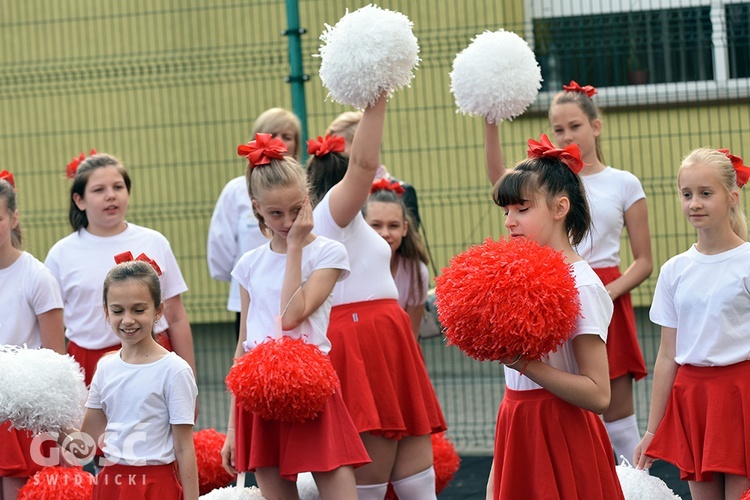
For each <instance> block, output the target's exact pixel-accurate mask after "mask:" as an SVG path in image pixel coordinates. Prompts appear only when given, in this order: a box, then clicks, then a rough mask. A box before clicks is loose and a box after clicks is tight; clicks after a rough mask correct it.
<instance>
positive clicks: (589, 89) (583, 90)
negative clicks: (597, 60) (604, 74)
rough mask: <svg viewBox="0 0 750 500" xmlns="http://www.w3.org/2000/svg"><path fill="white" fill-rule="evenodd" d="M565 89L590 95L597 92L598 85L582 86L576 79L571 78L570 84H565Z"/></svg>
mask: <svg viewBox="0 0 750 500" xmlns="http://www.w3.org/2000/svg"><path fill="white" fill-rule="evenodd" d="M563 90H567V91H568V92H580V93H581V94H586V95H587V96H589V97H593V96H595V95H596V92H597V90H596V87H594V86H593V85H585V86H583V87H581V86H580V85H579V84H578V82H576V81H575V80H571V81H570V85H563Z"/></svg>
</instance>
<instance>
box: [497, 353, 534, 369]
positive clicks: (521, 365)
mask: <svg viewBox="0 0 750 500" xmlns="http://www.w3.org/2000/svg"><path fill="white" fill-rule="evenodd" d="M500 362H501V363H502V364H503V365H505V366H507V367H508V368H512V369H514V370H516V371H517V372H523V371H524V370H525V369H526V366H527V365H528V364H529V362H530V360H528V359H526V358H524V357H523V355H522V354H518V355H517V356H513V357H511V358H501V359H500Z"/></svg>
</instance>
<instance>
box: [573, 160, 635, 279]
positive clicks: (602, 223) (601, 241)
mask: <svg viewBox="0 0 750 500" xmlns="http://www.w3.org/2000/svg"><path fill="white" fill-rule="evenodd" d="M581 181H583V186H584V188H585V190H586V199H587V200H588V202H589V210H590V212H591V230H590V231H589V233H588V234H587V235H586V236H585V237H584V238H583V241H581V242H580V243H579V244H578V245H577V246H576V247H575V250H576V252H577V253H578V255H580V256H581V257H582V258H583V259H584V260H585V261H586V262H588V263H589V264H591V267H593V268H597V269H598V268H602V267H615V266H619V265H620V237H621V236H622V229H623V228H624V227H625V212H626V211H627V210H628V209H629V208H630V207H631V206H633V204H634V203H635V202H636V201H638V200H641V199H643V198H645V197H646V193H645V192H644V191H643V186H641V181H639V180H638V177H636V176H635V175H633V174H631V173H630V172H626V171H624V170H617V169H616V168H612V167H606V168H605V169H604V170H602V171H601V172H598V173H596V174H592V175H582V176H581Z"/></svg>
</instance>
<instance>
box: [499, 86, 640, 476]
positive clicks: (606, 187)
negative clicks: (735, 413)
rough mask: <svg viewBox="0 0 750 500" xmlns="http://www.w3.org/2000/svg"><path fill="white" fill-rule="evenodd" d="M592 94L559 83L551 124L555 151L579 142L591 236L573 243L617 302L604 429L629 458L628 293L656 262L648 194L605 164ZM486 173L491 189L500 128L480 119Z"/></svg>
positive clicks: (632, 370) (635, 354)
mask: <svg viewBox="0 0 750 500" xmlns="http://www.w3.org/2000/svg"><path fill="white" fill-rule="evenodd" d="M595 94H596V89H595V88H594V87H592V86H591V85H586V86H583V87H582V86H580V85H579V84H578V83H576V82H573V81H572V82H570V85H564V86H563V91H562V92H559V93H557V94H556V95H555V97H554V98H553V100H552V104H551V106H550V109H549V122H550V125H551V127H552V133H553V137H554V139H555V142H556V143H557V145H558V146H559V147H565V146H567V145H569V144H576V145H578V147H579V148H580V149H581V155H582V157H583V164H584V166H583V170H581V175H580V178H581V181H582V182H583V186H584V188H585V189H586V197H587V199H588V203H589V208H590V211H591V231H590V232H589V234H588V235H587V236H586V238H584V239H583V240H582V241H581V242H579V243H578V244H577V245H576V246H575V250H576V252H577V253H578V254H579V255H580V256H581V257H583V259H584V260H585V261H586V262H588V263H589V264H590V265H591V267H592V268H593V269H594V272H596V274H597V275H598V276H599V278H600V279H601V280H602V282H603V283H604V286H605V287H606V289H607V293H608V294H609V296H610V297H611V298H612V300H613V302H614V307H615V309H614V313H613V314H612V321H611V322H610V324H609V333H608V336H607V359H608V361H609V378H610V386H611V391H612V400H611V402H610V405H609V408H607V410H606V411H605V412H604V415H603V418H604V423H605V424H604V425H605V426H606V428H607V433H608V434H609V437H610V439H611V440H612V445H613V446H614V448H615V456H616V457H617V459H618V461H619V460H620V458H619V457H621V456H623V457H625V458H628V459H629V458H630V457H631V456H632V455H633V450H634V449H635V446H636V445H637V444H638V441H639V440H640V437H641V436H640V431H639V430H638V422H637V421H636V418H635V404H634V402H633V380H640V379H642V378H644V377H645V376H646V374H647V372H646V362H645V360H644V359H643V353H642V352H641V348H640V345H639V344H638V334H637V333H638V332H637V331H636V325H635V312H634V310H633V304H632V301H631V299H630V291H631V290H633V289H634V288H635V287H637V286H638V285H640V284H641V283H643V281H644V280H646V278H648V277H649V276H650V275H651V271H652V269H653V259H652V256H651V238H650V235H649V228H648V207H647V205H646V194H645V193H644V191H643V187H642V186H641V183H640V181H639V180H638V178H637V177H636V176H634V175H633V174H631V173H630V172H627V171H625V170H618V169H615V168H612V167H608V166H606V164H605V163H604V155H603V153H602V147H601V133H602V127H603V123H602V119H601V116H600V113H599V108H598V107H597V105H596V103H595V102H594V101H593V100H592V97H593V96H594V95H595ZM485 153H486V159H487V172H488V175H489V177H490V181H491V182H492V183H493V184H494V183H495V182H497V180H498V179H499V178H500V177H502V175H503V174H504V172H505V167H504V165H503V156H502V152H501V149H500V142H499V137H498V127H497V125H492V124H488V123H486V122H485ZM623 228H624V229H625V230H626V231H627V235H628V241H629V242H630V251H631V253H632V254H633V262H632V263H631V264H630V265H629V266H628V268H627V269H625V270H624V271H623V272H622V273H621V272H620V269H619V265H620V240H621V237H622V231H623Z"/></svg>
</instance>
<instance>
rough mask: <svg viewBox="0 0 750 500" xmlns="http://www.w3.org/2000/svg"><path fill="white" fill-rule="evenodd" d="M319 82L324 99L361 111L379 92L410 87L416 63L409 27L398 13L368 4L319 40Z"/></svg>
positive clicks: (330, 28)
mask: <svg viewBox="0 0 750 500" xmlns="http://www.w3.org/2000/svg"><path fill="white" fill-rule="evenodd" d="M320 39H321V40H322V41H323V44H322V45H321V46H320V53H319V54H318V55H319V56H320V58H321V65H320V79H321V81H322V82H323V85H325V87H326V88H327V89H328V96H329V97H330V98H331V99H332V100H334V101H336V102H339V103H341V104H348V105H351V106H354V107H356V108H357V109H364V108H366V107H367V106H368V105H372V104H374V103H375V101H376V100H377V98H378V97H380V95H381V94H382V93H383V92H386V93H387V94H388V96H390V95H391V94H392V93H393V92H394V91H395V90H398V89H400V88H402V87H404V86H409V84H410V82H411V79H412V78H413V77H414V68H415V67H416V66H417V64H419V56H418V54H419V45H418V44H417V38H416V37H415V36H414V33H413V32H412V22H411V21H410V20H409V18H408V17H406V16H405V15H403V14H401V13H400V12H394V11H391V10H384V9H381V8H380V7H377V6H375V5H372V4H370V5H367V6H365V7H362V8H361V9H358V10H356V11H354V12H351V13H350V12H348V11H347V13H346V14H345V15H344V17H342V18H341V19H340V20H339V22H338V23H336V25H335V26H333V27H331V26H329V25H327V24H326V29H325V30H324V31H323V34H321V35H320Z"/></svg>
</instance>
